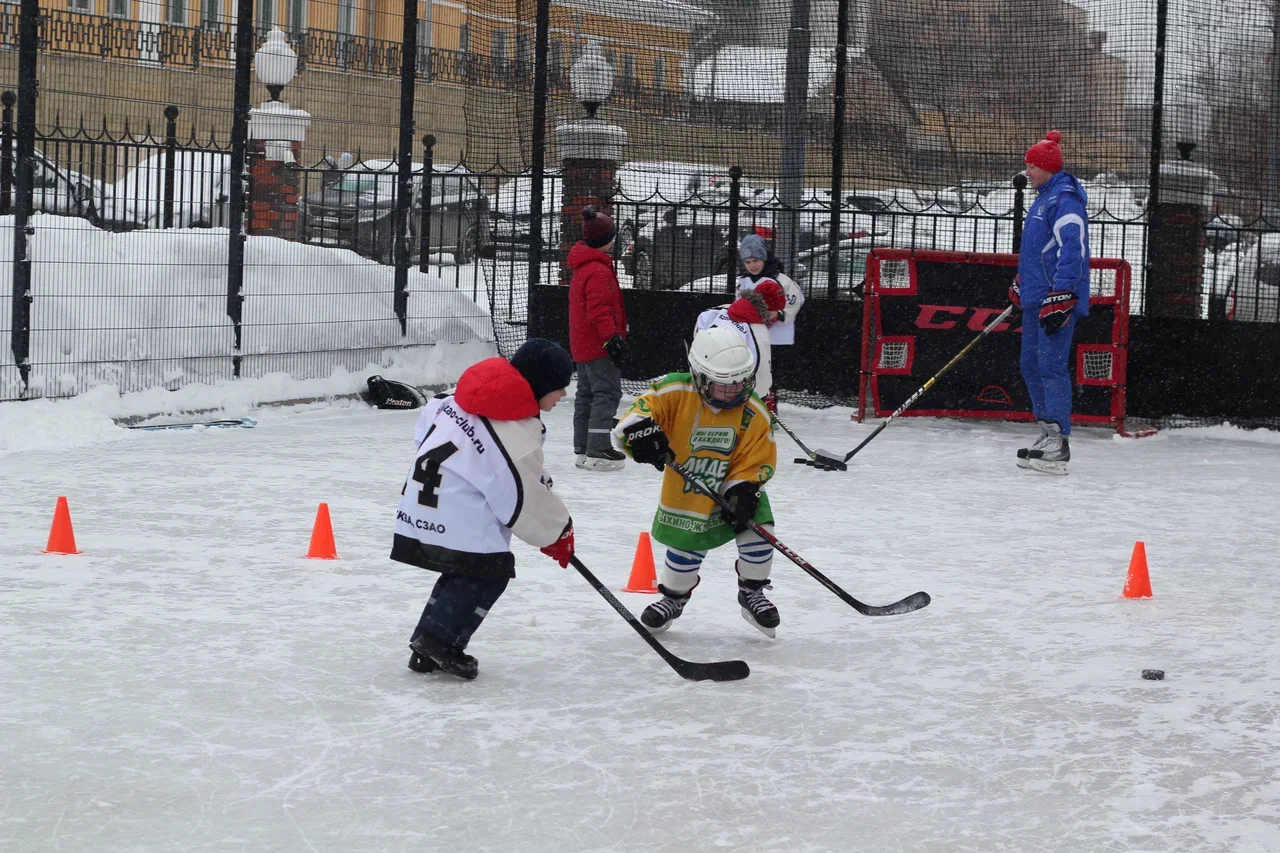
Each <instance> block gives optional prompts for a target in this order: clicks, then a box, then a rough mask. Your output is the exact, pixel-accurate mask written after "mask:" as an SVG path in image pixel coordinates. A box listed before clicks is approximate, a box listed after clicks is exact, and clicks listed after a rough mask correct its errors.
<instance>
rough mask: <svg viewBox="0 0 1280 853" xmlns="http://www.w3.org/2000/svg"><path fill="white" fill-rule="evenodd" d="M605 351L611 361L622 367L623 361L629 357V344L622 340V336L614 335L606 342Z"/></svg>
mask: <svg viewBox="0 0 1280 853" xmlns="http://www.w3.org/2000/svg"><path fill="white" fill-rule="evenodd" d="M604 351H605V353H606V354H608V356H609V360H610V361H612V362H613V363H614V364H616V365H618V366H619V367H621V366H622V359H624V358H626V355H627V342H626V341H624V340H623V339H622V335H614V336H613V337H612V338H609V340H607V341H605V342H604Z"/></svg>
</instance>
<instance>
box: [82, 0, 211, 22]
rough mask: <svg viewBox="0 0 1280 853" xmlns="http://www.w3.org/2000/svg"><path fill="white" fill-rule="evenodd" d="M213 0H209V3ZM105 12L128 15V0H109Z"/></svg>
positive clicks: (122, 15)
mask: <svg viewBox="0 0 1280 853" xmlns="http://www.w3.org/2000/svg"><path fill="white" fill-rule="evenodd" d="M213 2H214V0H209V3H210V4H212V3H213ZM107 14H109V15H110V16H111V17H113V18H127V17H129V0H111V3H110V4H108V6H107Z"/></svg>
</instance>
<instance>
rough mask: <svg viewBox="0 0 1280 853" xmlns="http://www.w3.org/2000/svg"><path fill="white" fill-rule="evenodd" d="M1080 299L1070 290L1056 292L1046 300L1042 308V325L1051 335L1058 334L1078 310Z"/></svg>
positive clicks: (1051, 293)
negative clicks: (1077, 305)
mask: <svg viewBox="0 0 1280 853" xmlns="http://www.w3.org/2000/svg"><path fill="white" fill-rule="evenodd" d="M1079 301H1080V299H1079V298H1078V297H1077V296H1076V295H1075V294H1074V293H1072V292H1071V291H1070V290H1054V291H1052V292H1050V294H1049V295H1048V296H1046V297H1045V298H1044V304H1043V305H1041V306H1040V325H1041V326H1042V327H1044V330H1045V331H1046V332H1047V333H1049V334H1050V335H1052V334H1055V333H1057V331H1058V330H1059V329H1061V328H1062V326H1063V324H1064V323H1066V322H1067V319H1068V318H1069V317H1070V316H1071V312H1073V311H1075V310H1076V303H1078V302H1079Z"/></svg>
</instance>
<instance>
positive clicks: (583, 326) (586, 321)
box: [568, 242, 627, 362]
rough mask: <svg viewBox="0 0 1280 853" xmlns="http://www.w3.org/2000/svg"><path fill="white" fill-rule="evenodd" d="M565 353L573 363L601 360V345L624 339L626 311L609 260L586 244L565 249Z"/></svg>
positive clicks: (620, 290)
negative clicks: (567, 276) (567, 273)
mask: <svg viewBox="0 0 1280 853" xmlns="http://www.w3.org/2000/svg"><path fill="white" fill-rule="evenodd" d="M568 264H569V269H571V270H573V277H572V278H571V279H570V280H569V354H570V355H572V356H573V360H574V361H577V362H584V361H595V360H596V359H597V358H603V357H604V356H605V355H606V353H605V351H604V342H605V341H607V340H609V338H611V337H613V336H614V335H621V336H622V338H623V339H624V340H625V339H626V337H627V309H626V306H624V305H623V304H622V288H620V287H618V276H617V275H616V274H615V273H614V271H613V258H612V257H610V256H609V255H607V254H605V253H604V252H602V251H600V250H599V249H593V248H591V247H590V246H588V245H587V244H586V243H581V242H579V243H575V244H574V246H573V248H572V249H570V250H569V260H568Z"/></svg>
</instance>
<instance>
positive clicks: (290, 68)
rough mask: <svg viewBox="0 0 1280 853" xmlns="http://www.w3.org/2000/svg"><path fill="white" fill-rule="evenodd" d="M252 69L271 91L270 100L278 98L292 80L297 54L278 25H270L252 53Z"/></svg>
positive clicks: (295, 68) (295, 69) (296, 63)
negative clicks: (260, 43) (265, 36)
mask: <svg viewBox="0 0 1280 853" xmlns="http://www.w3.org/2000/svg"><path fill="white" fill-rule="evenodd" d="M253 70H254V73H255V74H257V75H258V79H259V80H260V81H262V84H263V85H264V86H266V87H267V91H268V92H270V93H271V100H273V101H278V100H280V91H281V90H282V89H284V87H285V86H288V85H289V83H290V82H291V81H292V80H293V75H294V74H295V73H297V71H298V54H296V53H294V52H293V48H291V47H289V43H288V42H287V41H285V38H284V33H283V32H282V31H281V30H280V28H279V27H272V28H271V32H269V33H267V40H266V41H265V42H263V43H262V47H260V48H258V52H257V53H255V54H254V55H253Z"/></svg>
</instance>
